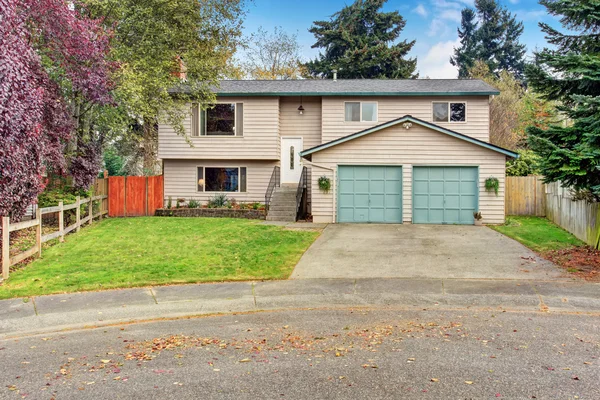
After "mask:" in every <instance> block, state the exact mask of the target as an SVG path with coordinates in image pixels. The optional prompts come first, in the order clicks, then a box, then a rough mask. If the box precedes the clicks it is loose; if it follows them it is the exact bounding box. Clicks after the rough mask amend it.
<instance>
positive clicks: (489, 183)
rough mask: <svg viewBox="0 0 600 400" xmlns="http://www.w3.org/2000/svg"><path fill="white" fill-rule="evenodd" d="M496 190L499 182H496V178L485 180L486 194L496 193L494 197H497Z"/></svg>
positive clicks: (491, 177) (498, 187)
mask: <svg viewBox="0 0 600 400" xmlns="http://www.w3.org/2000/svg"><path fill="white" fill-rule="evenodd" d="M498 189H500V181H499V180H498V178H494V177H493V176H490V177H489V178H487V179H486V180H485V190H486V191H488V192H491V191H494V193H496V196H498Z"/></svg>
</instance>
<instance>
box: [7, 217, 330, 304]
mask: <svg viewBox="0 0 600 400" xmlns="http://www.w3.org/2000/svg"><path fill="white" fill-rule="evenodd" d="M318 235H319V234H318V232H310V231H290V230H284V229H283V228H281V227H277V226H267V225H262V224H260V221H251V220H242V219H226V218H169V217H165V218H161V217H146V218H114V219H107V220H104V221H102V222H100V223H97V224H94V225H93V226H91V227H86V228H84V229H82V230H81V232H79V233H76V234H74V235H69V236H67V238H66V241H65V242H64V243H60V244H57V245H56V246H53V247H50V248H48V249H46V250H44V252H43V254H42V255H43V257H42V258H41V259H39V260H36V261H34V262H33V263H31V264H29V265H27V266H26V267H24V268H23V269H21V270H18V271H15V272H14V273H11V275H10V278H9V279H8V281H6V282H4V283H3V284H1V285H0V299H4V298H10V297H19V296H32V295H42V294H51V293H66V292H77V291H86V290H101V289H112V288H126V287H136V286H147V285H162V284H174V283H192V282H213V281H228V280H249V279H285V278H287V277H288V276H289V275H290V274H291V272H292V270H293V269H294V266H295V265H296V263H297V262H298V260H299V259H300V257H301V256H302V254H303V253H304V252H305V251H306V249H307V248H308V247H309V246H310V245H311V244H312V242H313V241H314V240H315V239H316V237H317V236H318Z"/></svg>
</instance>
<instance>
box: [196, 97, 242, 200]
mask: <svg viewBox="0 0 600 400" xmlns="http://www.w3.org/2000/svg"><path fill="white" fill-rule="evenodd" d="M197 104H198V114H199V115H198V119H202V111H207V110H202V107H200V103H197ZM214 104H233V106H234V107H233V108H234V115H233V118H234V120H233V127H234V131H233V133H234V134H233V135H201V134H200V132H198V136H192V135H190V137H191V138H192V139H206V138H243V137H244V133H243V132H242V135H240V136H238V135H237V132H235V124H236V123H237V115H238V107H237V105H238V104H242V105H243V107H244V108H246V106H245V105H244V104H245V102H243V101H234V102H231V101H217V102H216V103H214ZM245 114H246V113H245V112H244V114H242V125H245V124H246V115H245ZM201 123H203V124H204V132H206V131H207V130H206V123H207V118H205V119H204V121H201ZM190 125H191V121H190ZM232 193H233V192H232Z"/></svg>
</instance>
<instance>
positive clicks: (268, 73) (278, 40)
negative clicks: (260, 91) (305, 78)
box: [244, 27, 302, 79]
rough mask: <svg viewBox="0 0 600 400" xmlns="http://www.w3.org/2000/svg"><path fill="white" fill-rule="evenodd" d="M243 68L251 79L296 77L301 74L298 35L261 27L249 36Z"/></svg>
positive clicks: (280, 29)
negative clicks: (266, 29) (270, 30)
mask: <svg viewBox="0 0 600 400" xmlns="http://www.w3.org/2000/svg"><path fill="white" fill-rule="evenodd" d="M246 57H247V61H246V63H245V65H244V69H245V71H246V72H247V74H248V75H249V76H250V77H252V79H297V78H300V77H301V76H302V72H301V68H302V64H301V62H300V45H299V44H298V36H297V35H296V34H293V35H290V34H288V33H286V32H285V31H284V30H283V29H282V28H281V27H275V30H274V31H273V33H269V32H267V31H265V30H264V29H263V28H262V27H260V28H258V31H257V32H256V33H253V34H252V35H251V36H250V47H249V48H248V50H247V51H246Z"/></svg>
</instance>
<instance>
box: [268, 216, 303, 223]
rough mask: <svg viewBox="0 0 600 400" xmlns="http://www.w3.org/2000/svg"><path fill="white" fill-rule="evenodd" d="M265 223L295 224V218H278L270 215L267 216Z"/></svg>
mask: <svg viewBox="0 0 600 400" xmlns="http://www.w3.org/2000/svg"><path fill="white" fill-rule="evenodd" d="M266 220H267V221H281V222H296V217H295V216H294V217H279V216H272V215H267V218H266Z"/></svg>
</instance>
